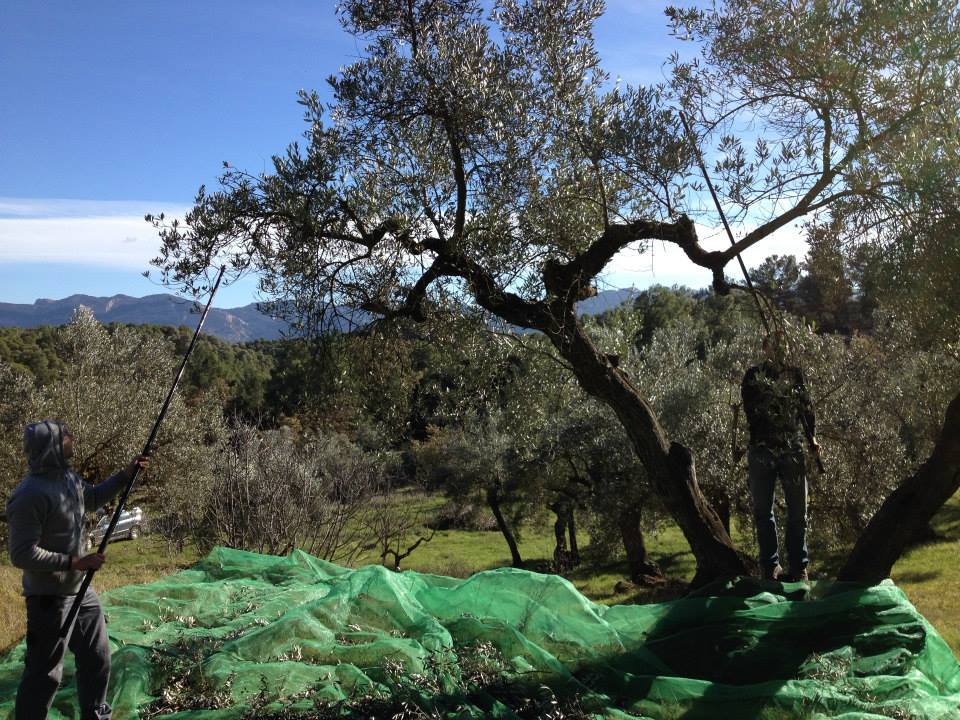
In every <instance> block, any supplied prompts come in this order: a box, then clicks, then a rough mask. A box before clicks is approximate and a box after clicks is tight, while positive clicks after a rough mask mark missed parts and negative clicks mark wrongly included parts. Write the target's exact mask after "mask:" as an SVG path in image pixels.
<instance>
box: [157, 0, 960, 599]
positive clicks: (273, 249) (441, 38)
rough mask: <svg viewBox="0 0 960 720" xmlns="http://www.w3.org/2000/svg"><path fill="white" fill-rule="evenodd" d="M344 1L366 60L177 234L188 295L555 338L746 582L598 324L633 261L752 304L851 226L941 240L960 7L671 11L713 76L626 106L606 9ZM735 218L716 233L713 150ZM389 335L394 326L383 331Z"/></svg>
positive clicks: (792, 2) (678, 65)
mask: <svg viewBox="0 0 960 720" xmlns="http://www.w3.org/2000/svg"><path fill="white" fill-rule="evenodd" d="M487 5H489V4H488V3H481V2H479V1H478V0H344V1H343V2H340V3H339V5H338V10H337V12H338V13H339V16H340V19H341V21H342V23H343V25H344V27H345V28H346V29H347V30H348V31H349V32H351V33H353V34H354V35H355V36H357V37H358V38H359V39H360V40H361V41H362V42H365V43H366V45H365V51H364V52H363V55H362V57H361V58H360V59H359V60H357V61H356V62H353V63H352V64H350V65H348V66H346V67H345V68H343V69H342V70H341V71H340V73H339V74H338V75H336V76H335V77H332V78H330V80H329V82H330V85H331V88H332V94H333V100H332V102H330V103H329V104H327V103H324V102H322V101H321V99H320V96H319V95H318V94H316V93H302V94H301V97H300V103H301V105H302V106H303V108H304V112H305V120H306V121H307V123H308V130H307V132H306V143H305V144H304V145H302V146H301V145H299V144H294V145H291V146H290V147H289V148H288V149H287V151H286V152H285V153H284V154H282V155H279V156H277V157H275V158H274V162H273V165H274V167H273V169H272V170H271V171H270V172H266V173H262V174H259V175H251V174H248V173H246V172H243V171H241V170H237V169H233V168H231V167H227V169H226V171H225V172H224V174H223V176H222V177H221V181H220V182H221V187H220V188H219V189H217V190H216V191H214V192H206V191H205V190H204V189H203V188H201V190H200V192H199V194H198V196H197V198H196V205H195V207H194V209H193V210H192V211H191V212H189V213H188V214H187V216H186V218H185V220H184V222H182V223H177V222H173V223H170V224H166V223H165V222H164V221H163V219H162V218H157V219H156V220H155V222H156V223H157V225H158V226H159V227H160V230H161V232H160V236H161V240H162V248H161V252H160V256H159V257H158V258H157V260H156V263H157V264H158V266H159V267H161V268H162V270H163V272H164V275H165V278H166V279H167V280H168V281H170V282H172V283H174V284H178V283H179V284H182V285H184V286H185V287H186V288H187V289H195V290H196V289H201V288H202V287H203V286H204V284H205V283H206V276H205V271H206V270H207V268H208V267H210V266H211V265H212V264H215V263H221V262H227V263H228V264H229V265H230V268H231V271H232V272H233V273H243V272H251V271H253V272H258V273H260V274H261V277H262V288H263V290H264V291H265V292H266V294H267V295H268V296H270V297H273V298H276V300H277V301H278V305H277V306H276V308H277V310H278V311H280V312H284V313H286V314H287V315H288V317H290V318H292V319H294V320H295V321H297V322H298V323H299V327H300V328H301V329H302V330H303V331H304V332H307V333H315V332H322V331H323V330H324V329H326V328H328V327H330V326H331V325H333V326H335V327H343V324H344V323H345V322H346V323H348V324H349V323H350V322H363V321H364V320H365V319H369V317H371V316H377V317H384V318H393V317H398V316H406V317H410V318H413V319H423V318H425V317H427V316H428V315H429V314H430V313H433V312H463V311H470V310H477V309H480V310H482V311H484V312H486V313H490V314H492V315H494V316H497V317H499V318H500V319H502V320H503V321H506V322H508V323H511V324H513V325H517V326H522V327H526V328H533V329H536V330H539V331H541V332H543V333H544V334H545V335H546V337H547V338H548V339H549V340H550V341H551V342H552V343H553V345H554V346H555V347H556V349H557V351H558V352H559V353H560V354H561V355H562V356H563V357H564V358H565V360H566V361H567V362H568V363H569V364H570V365H571V367H572V369H573V372H574V374H575V375H576V377H577V379H578V381H579V382H580V384H581V385H582V386H583V387H584V389H585V390H586V391H587V392H589V393H591V394H593V395H594V396H596V397H598V398H599V399H600V400H602V401H603V402H606V403H607V404H608V405H610V406H611V407H612V408H613V410H614V411H615V412H616V414H617V416H618V417H619V419H620V421H621V422H622V423H623V424H624V427H625V429H626V431H627V433H628V435H629V437H630V440H631V443H632V445H633V447H634V448H635V449H636V451H637V453H638V455H639V458H640V460H641V462H642V463H643V464H644V466H645V467H646V469H647V471H648V473H649V475H650V478H651V481H652V482H653V484H654V487H655V488H657V490H658V492H659V493H660V494H662V495H663V496H664V499H665V502H666V504H667V506H668V508H669V509H670V511H671V512H672V514H673V515H674V517H675V518H676V519H677V521H678V523H679V525H680V527H681V528H682V529H683V531H684V533H685V535H686V537H687V539H688V541H689V542H690V544H691V547H692V549H693V551H694V553H695V555H696V556H697V562H698V571H699V572H698V579H700V580H706V579H709V578H711V577H715V576H717V575H723V574H735V573H741V572H743V571H744V570H745V569H746V568H747V566H748V565H749V561H748V559H747V558H746V556H745V555H743V554H742V553H740V552H738V551H736V550H735V548H734V547H733V544H732V542H731V540H730V538H729V536H728V534H727V533H726V531H725V530H724V529H723V527H722V525H721V523H719V522H718V520H717V518H716V515H715V514H714V513H713V511H712V510H711V509H710V507H709V504H708V503H707V502H706V500H705V499H704V498H703V496H702V494H701V493H700V491H699V488H698V486H697V482H696V474H695V470H694V464H693V458H692V455H691V454H690V452H689V451H688V450H687V449H686V448H684V447H683V446H681V445H679V444H678V443H676V442H673V443H671V442H670V440H669V439H668V438H667V436H666V433H665V432H664V431H663V429H662V427H661V425H660V423H659V422H658V420H657V417H656V415H655V413H654V412H653V410H652V409H651V407H650V405H649V403H648V402H647V401H646V399H645V397H646V393H645V391H644V390H643V389H642V388H638V387H637V386H636V385H635V384H634V382H633V381H632V380H631V379H630V378H629V377H628V376H627V374H626V373H625V372H623V371H622V370H621V369H620V368H618V367H617V363H616V361H615V358H612V357H610V356H608V355H607V354H605V353H604V352H602V351H601V350H600V349H598V348H597V347H596V346H595V345H594V343H593V342H592V341H591V340H590V339H589V337H588V336H587V334H586V333H585V332H584V331H583V328H582V327H581V326H580V324H579V322H578V320H577V317H576V313H575V303H576V302H577V301H578V300H581V299H583V298H585V297H588V296H589V295H591V294H592V293H593V292H594V289H593V285H594V282H595V280H596V278H597V276H598V274H599V273H601V272H602V271H603V270H604V268H605V267H606V266H607V265H608V264H609V263H610V261H611V259H612V258H613V257H614V256H615V255H616V254H617V253H619V252H620V251H622V250H624V249H626V248H631V249H639V250H642V249H643V248H644V247H645V246H646V244H648V243H649V242H650V241H653V240H662V241H666V242H670V243H675V244H676V245H678V246H679V247H680V248H682V250H683V251H684V253H685V254H686V256H687V257H688V258H689V260H690V262H692V263H695V264H697V265H700V266H702V267H704V268H707V269H709V270H710V271H711V272H712V273H713V277H714V287H715V289H716V290H718V291H720V292H726V291H728V290H729V283H728V281H727V280H726V279H725V277H724V271H725V269H726V268H727V265H728V264H729V262H730V261H731V260H732V259H733V258H735V256H736V254H737V253H738V252H740V251H742V250H745V249H746V248H748V247H751V246H753V245H755V244H757V243H759V242H762V241H763V240H764V239H765V238H768V237H769V236H770V235H771V234H773V233H774V232H775V231H776V230H778V229H780V228H782V227H784V226H786V225H787V224H789V223H791V222H793V221H795V220H798V219H800V218H808V219H809V218H813V217H815V216H816V215H817V214H818V213H826V212H828V211H836V212H840V211H841V210H842V211H843V213H844V216H845V217H848V218H854V219H855V221H856V223H857V225H858V227H861V228H863V230H864V232H878V229H881V228H883V227H885V225H886V224H888V223H897V224H900V225H901V226H903V225H904V224H909V223H911V222H922V221H923V219H922V218H917V217H915V216H914V215H913V214H912V210H914V209H915V208H917V207H921V206H923V207H926V205H924V204H923V203H922V202H921V199H922V196H924V195H929V194H931V193H937V192H941V191H942V190H944V188H945V187H946V186H947V185H948V184H949V183H951V182H952V181H954V180H955V179H956V175H957V173H956V168H957V167H958V165H960V164H958V162H957V161H956V154H957V147H958V142H957V138H958V134H957V125H958V121H957V118H958V103H960V93H958V92H957V89H958V83H957V79H958V67H957V58H958V56H960V29H958V10H957V7H956V4H955V3H954V2H952V1H950V0H925V1H922V2H920V1H916V0H910V1H908V0H884V1H883V2H881V1H880V0H872V1H871V2H829V3H828V2H821V1H820V0H759V1H757V0H729V1H728V2H725V3H722V4H718V5H717V6H715V7H713V8H710V9H706V10H699V9H698V10H679V9H673V8H669V9H667V11H666V12H667V17H668V21H669V22H670V24H671V26H672V28H673V30H674V32H675V33H677V34H678V35H680V36H682V37H685V38H687V39H689V40H690V41H691V43H692V45H691V48H692V49H693V50H694V51H695V52H694V54H695V55H696V57H695V59H692V60H689V61H687V60H683V59H681V58H679V57H674V58H671V59H670V61H669V68H670V74H669V79H668V81H667V82H665V83H663V84H661V85H658V86H654V87H620V86H619V85H617V84H615V83H612V82H611V79H610V76H609V75H608V74H607V73H606V72H605V71H604V70H603V68H601V66H600V62H599V57H598V54H597V51H596V48H595V45H594V41H593V36H592V28H593V24H594V22H595V20H596V19H597V18H598V17H599V16H600V14H601V13H602V12H604V3H603V2H602V0H498V1H497V2H495V3H493V7H492V10H489V11H488V9H486V8H485V6H487ZM681 110H683V111H684V112H685V113H686V115H687V116H688V118H689V119H690V121H691V124H692V126H693V134H694V136H695V137H694V138H692V139H693V141H694V142H696V144H697V146H698V147H699V149H700V151H701V152H702V153H703V154H704V155H705V156H706V157H707V158H708V159H709V160H711V161H712V163H713V167H712V168H711V173H712V174H713V179H714V181H715V184H716V185H717V188H718V191H719V194H720V196H721V199H722V201H723V203H724V204H725V206H726V208H727V209H728V210H729V212H730V214H731V216H732V217H733V218H735V219H737V220H740V221H742V222H743V223H744V224H745V226H746V227H748V228H750V229H749V231H748V232H746V233H745V234H744V235H743V236H742V237H741V238H740V239H739V240H738V241H737V242H736V244H735V245H733V246H731V247H730V248H728V249H725V250H707V249H706V248H704V246H703V245H702V244H701V242H700V240H699V238H698V236H697V230H696V225H695V223H694V220H695V219H696V221H697V222H698V223H701V224H708V225H712V224H716V222H717V218H716V217H714V216H713V215H711V214H710V213H707V212H704V211H703V210H702V208H704V207H706V204H705V202H704V197H703V192H702V188H701V184H700V182H701V180H700V177H699V174H698V171H696V169H695V168H696V166H695V164H694V163H693V153H692V144H691V138H688V137H687V136H686V135H685V134H684V132H683V130H682V125H681V123H680V119H679V111H681ZM371 314H372V315H371Z"/></svg>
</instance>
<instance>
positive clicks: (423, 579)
mask: <svg viewBox="0 0 960 720" xmlns="http://www.w3.org/2000/svg"><path fill="white" fill-rule="evenodd" d="M771 590H777V591H778V592H777V593H774V592H771ZM104 605H105V608H106V611H107V614H108V618H109V626H108V627H109V630H110V637H111V641H112V642H113V644H114V654H113V681H112V686H111V702H112V703H113V706H114V708H115V717H117V718H127V717H140V718H149V717H156V716H161V715H164V716H170V715H171V714H173V716H174V717H177V718H244V717H249V718H254V717H256V718H270V717H283V718H292V717H308V718H340V717H343V718H363V717H377V718H381V717H383V718H490V717H492V718H516V717H524V718H584V717H612V718H624V717H648V718H658V719H659V718H691V719H692V718H710V719H714V718H823V717H837V718H849V719H852V718H918V719H919V718H923V719H924V720H934V719H936V718H958V717H960V709H958V708H960V666H958V663H957V661H956V659H955V658H954V657H953V655H952V653H951V652H950V649H949V648H948V647H947V645H946V644H945V643H944V642H943V640H942V639H941V638H940V637H939V636H938V635H937V633H936V632H935V631H934V630H933V628H932V627H931V626H930V625H929V624H928V623H927V622H926V621H925V620H924V619H923V617H921V616H920V615H919V614H918V613H917V611H916V610H915V609H914V608H913V606H912V605H910V603H909V602H908V601H907V599H906V597H905V596H904V595H903V593H902V592H901V591H900V590H899V589H897V588H896V587H895V586H894V585H893V584H892V583H889V582H888V583H884V584H882V585H879V586H876V587H871V588H863V587H859V586H842V585H839V584H835V585H830V586H828V585H826V584H824V583H821V584H820V585H818V586H817V587H816V588H815V589H814V591H813V593H812V596H811V595H810V594H809V593H807V592H806V591H805V590H804V588H803V587H801V586H800V585H785V586H779V585H775V584H766V585H764V584H760V583H759V582H757V581H753V580H738V581H736V582H731V583H727V584H725V585H717V586H713V587H711V588H707V589H705V590H703V591H701V592H700V593H699V594H698V595H696V596H693V597H688V598H686V599H683V600H678V601H675V602H669V603H663V604H659V605H645V606H643V605H621V606H614V607H604V606H601V605H595V604H593V603H591V602H590V601H589V600H587V599H586V598H584V597H583V596H582V595H580V593H578V592H577V591H576V589H575V588H574V587H573V586H572V585H571V584H570V583H569V582H567V581H566V580H564V579H562V578H560V577H556V576H551V575H539V574H536V573H530V572H525V571H521V570H513V569H500V570H493V571H489V572H483V573H478V574H477V575H474V576H473V577H471V578H469V579H466V580H455V579H451V578H446V577H438V576H433V575H423V574H418V573H414V572H405V573H402V574H397V573H393V572H390V571H388V570H385V569H384V568H381V567H376V566H370V567H365V568H361V569H358V570H349V569H345V568H342V567H339V566H336V565H332V564H330V563H326V562H323V561H320V560H317V559H316V558H314V557H311V556H309V555H306V554H304V553H302V552H298V551H295V552H293V553H292V554H291V555H289V556H288V557H273V556H264V555H257V554H254V553H247V552H241V551H236V550H225V549H217V550H215V551H214V552H212V553H211V554H210V555H209V556H208V557H207V558H206V559H204V560H203V561H201V562H200V563H199V564H197V565H196V566H195V567H193V568H192V569H190V570H186V571H183V572H180V573H177V574H176V575H172V576H170V577H167V578H165V579H163V580H161V581H158V582H155V583H152V584H150V585H142V586H135V587H126V588H121V589H119V590H115V591H113V592H110V593H107V594H105V596H104ZM22 659H23V646H22V645H21V646H20V647H18V648H15V649H14V650H13V651H11V653H10V654H9V655H8V656H7V657H6V658H5V659H4V660H3V661H2V662H0V718H2V717H6V716H7V715H8V714H9V713H11V711H12V703H13V701H12V698H13V694H14V692H15V689H16V686H17V682H18V680H19V675H20V672H21V669H22ZM64 684H65V687H64V689H63V690H62V691H61V693H60V694H59V695H58V697H57V700H56V703H55V706H54V712H53V713H51V717H53V718H61V717H76V696H75V694H74V692H73V689H72V660H68V666H67V669H66V673H65V683H64Z"/></svg>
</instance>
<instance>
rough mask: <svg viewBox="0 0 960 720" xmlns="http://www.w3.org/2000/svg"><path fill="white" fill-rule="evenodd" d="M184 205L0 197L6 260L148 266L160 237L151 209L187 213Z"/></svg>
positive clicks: (0, 247)
mask: <svg viewBox="0 0 960 720" xmlns="http://www.w3.org/2000/svg"><path fill="white" fill-rule="evenodd" d="M186 209H187V208H186V207H184V206H183V205H175V206H174V205H173V204H172V203H162V202H147V201H143V202H126V201H123V202H120V201H91V200H62V199H53V200H47V199H32V198H0V263H25V262H75V263H82V264H85V265H101V266H106V267H112V268H126V269H138V270H146V269H148V268H149V263H150V260H151V259H152V258H153V257H155V256H156V254H157V250H158V249H159V246H160V243H159V240H158V238H157V232H156V230H154V228H153V227H152V226H151V225H150V224H148V223H147V222H146V221H144V219H143V216H144V215H145V214H146V213H150V212H153V213H158V212H164V213H165V214H166V215H168V216H170V217H174V216H182V215H183V213H185V212H186Z"/></svg>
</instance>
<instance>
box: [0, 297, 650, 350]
mask: <svg viewBox="0 0 960 720" xmlns="http://www.w3.org/2000/svg"><path fill="white" fill-rule="evenodd" d="M638 294H639V291H638V290H635V289H633V288H630V289H625V290H604V291H603V292H600V293H597V295H596V296H595V297H592V298H590V299H588V300H584V301H583V302H581V303H579V305H578V306H577V312H578V314H580V315H599V314H601V313H604V312H606V311H608V310H612V309H613V308H615V307H618V306H620V305H622V304H623V303H625V302H630V301H632V300H633V299H634V298H635V297H636V296H637V295H638ZM81 305H84V306H86V307H88V308H90V310H91V311H92V312H93V314H94V316H95V317H96V318H97V320H99V321H100V322H102V323H124V324H131V325H172V326H174V327H177V326H180V325H186V326H187V327H194V326H196V324H197V321H198V320H199V315H198V312H199V309H195V308H196V307H197V306H196V305H195V304H194V303H193V302H191V301H190V300H187V299H185V298H182V297H177V296H176V295H167V294H159V295H147V296H146V297H142V298H135V297H130V296H129V295H114V296H113V297H93V296H92V295H71V296H70V297H67V298H63V299H62V300H47V299H42V300H37V301H36V302H34V303H33V304H32V305H28V304H25V303H24V304H18V303H0V326H2V327H22V328H32V327H39V326H41V325H63V324H65V323H67V322H69V321H70V318H71V317H72V316H73V313H74V311H75V310H76V309H77V308H78V307H80V306H81ZM287 327H288V326H287V324H286V323H284V322H282V321H280V320H275V319H273V318H271V317H269V316H268V315H265V314H264V313H262V312H261V311H260V310H259V309H258V307H257V304H256V303H251V304H249V305H244V306H243V307H238V308H230V309H222V308H211V309H210V315H209V316H207V321H206V324H205V325H204V331H205V332H208V333H209V334H211V335H215V336H216V337H218V338H220V339H222V340H227V341H229V342H245V341H248V340H275V339H276V338H279V337H281V335H282V334H283V332H284V331H285V330H286V329H287Z"/></svg>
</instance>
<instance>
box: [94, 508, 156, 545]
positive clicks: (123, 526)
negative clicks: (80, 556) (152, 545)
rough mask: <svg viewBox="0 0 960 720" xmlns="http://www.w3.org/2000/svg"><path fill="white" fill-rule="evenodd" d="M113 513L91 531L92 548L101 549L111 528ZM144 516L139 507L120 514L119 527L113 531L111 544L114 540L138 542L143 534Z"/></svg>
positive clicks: (101, 520)
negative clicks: (101, 544)
mask: <svg viewBox="0 0 960 720" xmlns="http://www.w3.org/2000/svg"><path fill="white" fill-rule="evenodd" d="M112 517H113V513H109V514H107V515H104V516H103V517H101V518H100V520H99V522H97V525H96V527H94V528H93V530H91V531H90V535H89V537H88V539H89V543H90V545H89V546H90V547H92V548H93V547H99V546H100V542H101V541H102V540H103V536H104V535H106V534H107V528H108V527H110V519H111V518H112ZM143 524H144V515H143V510H141V509H140V508H139V507H132V508H130V509H129V510H124V511H123V512H121V513H120V519H119V520H117V526H116V527H115V528H114V529H113V534H112V535H111V536H110V542H113V541H114V540H123V539H129V540H136V539H137V538H138V537H140V535H141V534H142V533H143Z"/></svg>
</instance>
